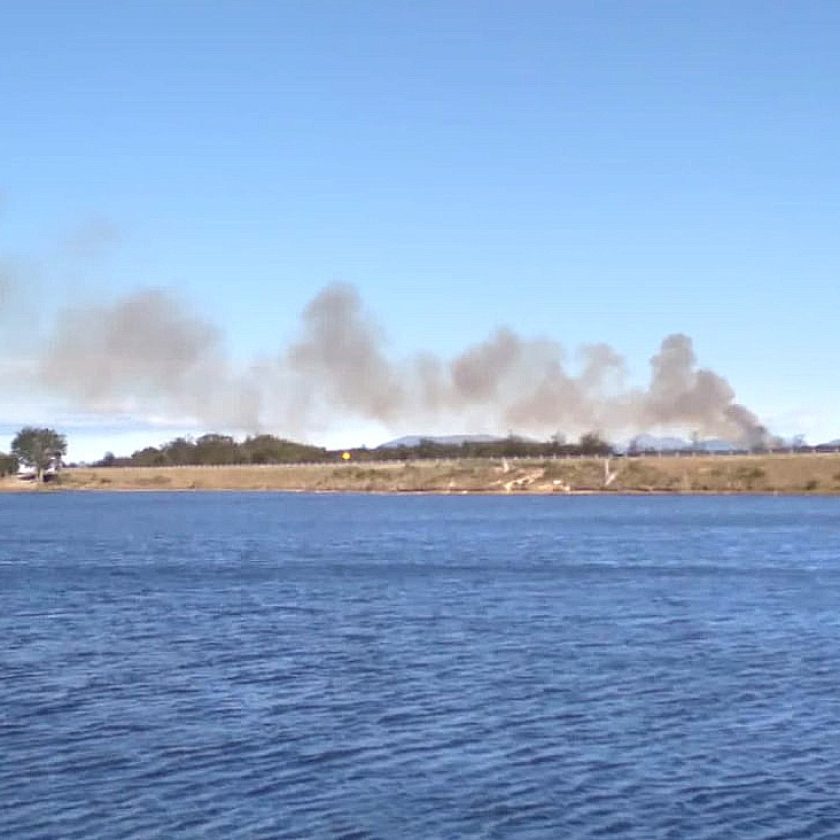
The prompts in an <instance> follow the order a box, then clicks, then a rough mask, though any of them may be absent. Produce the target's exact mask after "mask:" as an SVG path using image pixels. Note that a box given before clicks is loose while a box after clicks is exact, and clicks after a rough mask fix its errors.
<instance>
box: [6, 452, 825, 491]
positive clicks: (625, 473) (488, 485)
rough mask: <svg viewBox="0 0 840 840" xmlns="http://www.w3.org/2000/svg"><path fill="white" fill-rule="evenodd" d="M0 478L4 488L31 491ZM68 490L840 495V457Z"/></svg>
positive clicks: (139, 476)
mask: <svg viewBox="0 0 840 840" xmlns="http://www.w3.org/2000/svg"><path fill="white" fill-rule="evenodd" d="M32 487H33V485H32V484H30V483H23V482H20V481H18V480H17V479H15V478H7V479H4V481H3V485H2V489H5V490H27V489H32ZM51 487H55V489H61V488H64V489H74V490H289V491H306V492H381V493H400V492H403V493H407V492H434V493H462V492H471V493H559V494H563V493H599V492H606V493H824V494H840V454H821V455H814V454H809V455H749V456H732V457H707V456H705V457H704V456H700V457H681V458H678V457H662V458H657V457H644V458H611V459H609V460H605V459H603V458H575V459H568V460H564V459H558V460H544V459H535V460H517V461H504V460H460V461H415V462H411V463H376V464H313V465H288V466H286V465H283V466H235V467H110V468H86V467H77V468H72V469H66V470H65V471H64V472H63V474H62V477H61V483H60V485H59V486H57V487H56V486H55V485H51V486H49V487H47V488H45V489H51Z"/></svg>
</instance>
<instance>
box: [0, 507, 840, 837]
mask: <svg viewBox="0 0 840 840" xmlns="http://www.w3.org/2000/svg"><path fill="white" fill-rule="evenodd" d="M0 533H2V534H3V538H2V541H0V638H1V639H2V648H1V649H0V651H2V652H1V653H0V678H2V679H1V681H0V804H2V810H0V835H2V836H9V837H23V838H29V837H32V838H34V837H44V838H47V837H50V838H53V837H54V838H58V837H61V838H91V837H172V836H195V837H219V838H239V837H242V838H244V837H266V838H268V837H278V838H284V837H288V838H292V837H344V838H396V837H420V838H426V837H428V838H449V837H452V838H454V837H463V838H472V837H487V838H503V837H517V838H519V837H522V838H557V837H572V838H578V837H579V838H595V837H627V838H638V840H653V839H654V838H732V837H745V838H751V840H762V838H768V840H769V838H829V837H831V838H836V837H838V836H840V804H838V802H840V798H838V793H837V791H838V790H840V738H838V733H840V501H838V500H836V499H817V498H808V499H806V498H750V497H743V496H741V497H726V498H684V497H680V498H669V497H656V498H644V497H623V498H622V497H612V498H610V497H572V498H568V497H563V498H554V497H528V498H516V497H489V498H488V497H435V496H412V497H385V496H376V497H369V496H306V495H291V494H289V495H286V494H247V495H245V494H224V493H222V494H195V495H192V494H166V493H140V494H133V493H119V494H73V493H62V494H43V495H40V496H39V495H35V494H27V495H19V496H9V495H5V496H3V497H2V498H0Z"/></svg>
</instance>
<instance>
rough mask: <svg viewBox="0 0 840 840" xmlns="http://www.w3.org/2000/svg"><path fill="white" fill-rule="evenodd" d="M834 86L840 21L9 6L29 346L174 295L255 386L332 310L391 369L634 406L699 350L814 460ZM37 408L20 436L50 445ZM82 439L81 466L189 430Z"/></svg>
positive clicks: (13, 259)
mask: <svg viewBox="0 0 840 840" xmlns="http://www.w3.org/2000/svg"><path fill="white" fill-rule="evenodd" d="M839 79H840V4H838V3H836V2H809V1H808V0H803V1H802V2H772V0H764V1H763V2H748V1H747V0H741V1H740V2H737V3H732V2H712V0H703V2H685V3H674V2H597V3H593V2H542V1H540V2H536V0H534V1H533V2H528V0H515V2H514V0H509V1H508V2H494V1H493V0H485V1H484V2H462V1H461V0H424V2H416V0H415V1H414V2H402V1H401V0H381V2H364V0H352V2H351V1H350V0H341V1H340V2H321V1H320V0H308V2H291V0H286V2H249V0H236V2H221V0H206V2H178V1H177V0H174V1H173V0H165V2H163V0H161V2H157V0H147V1H146V2H140V0H121V2H111V0H109V2H88V1H87V0H75V1H74V0H60V2H41V1H40V0H26V2H22V0H17V1H16V0H9V2H5V3H3V4H2V8H1V9H0V259H3V260H4V261H5V263H6V265H7V266H8V265H12V266H14V271H15V272H16V276H18V277H24V278H25V287H26V289H28V290H31V293H29V292H26V293H22V292H21V291H20V289H18V290H17V292H15V294H16V295H18V297H20V298H22V305H23V309H24V310H25V311H26V312H27V313H28V317H31V318H32V319H33V323H34V322H37V321H39V320H40V321H44V320H49V318H50V317H53V313H54V310H58V309H60V308H61V307H62V306H64V305H66V304H67V303H68V302H72V301H75V300H79V299H80V298H82V297H85V298H90V299H99V298H102V299H104V298H107V297H109V296H115V295H119V294H122V293H127V292H129V291H131V290H133V289H136V288H138V287H141V286H149V285H151V286H156V287H162V288H165V289H169V290H172V291H173V292H174V293H176V294H177V295H178V297H179V298H181V299H182V300H183V301H184V302H186V304H187V305H188V306H189V307H191V308H192V309H194V310H195V311H196V312H197V313H200V314H201V316H202V317H206V318H207V319H208V320H210V321H213V322H215V323H216V324H218V325H219V327H220V328H221V329H222V330H223V331H224V334H225V336H226V341H227V344H228V346H229V348H230V351H231V352H232V354H233V355H234V356H235V357H236V358H238V359H242V360H245V359H249V358H252V357H253V356H254V355H255V354H260V353H266V352H273V351H274V350H275V349H276V348H278V347H280V346H282V345H283V344H284V343H286V342H288V341H289V340H290V338H291V337H292V336H293V335H294V331H295V329H296V324H297V319H298V317H299V313H300V310H301V309H302V308H303V306H304V305H305V304H306V302H307V301H308V300H309V299H310V298H311V297H312V296H313V294H315V293H316V292H317V291H318V290H319V289H320V288H321V287H323V286H324V285H325V284H328V283H331V282H334V281H343V282H348V283H352V284H355V285H356V286H357V287H358V289H359V291H360V293H361V295H362V297H363V298H364V300H365V302H366V305H367V306H368V307H369V308H370V309H371V310H372V311H373V312H374V313H375V314H376V315H377V316H378V317H379V319H380V320H381V321H382V323H383V324H384V326H385V328H386V330H387V333H388V336H389V337H390V340H391V345H392V347H393V350H394V352H395V353H397V354H400V353H406V354H407V353H411V352H414V351H417V350H423V349H428V350H432V351H434V352H439V353H441V354H445V355H446V354H453V353H455V352H457V351H458V349H459V348H461V347H463V346H464V345H465V344H467V343H469V342H472V341H476V340H479V339H481V338H482V337H484V336H485V335H486V334H487V333H488V332H489V331H490V330H491V329H493V328H494V327H496V326H498V325H500V324H507V325H510V326H511V327H513V328H514V329H516V330H517V331H519V332H521V333H523V334H525V335H532V336H549V337H551V338H555V339H557V340H559V341H561V342H562V343H563V344H564V345H567V346H568V347H570V348H573V347H575V346H577V345H579V344H581V343H585V342H592V341H608V342H609V343H610V344H612V345H613V346H614V347H615V348H616V349H617V350H618V351H619V352H621V353H622V354H623V355H625V356H626V358H627V360H628V363H629V365H630V368H631V370H632V371H633V372H634V373H635V374H636V375H637V376H638V377H639V378H640V379H643V378H644V377H645V375H646V368H647V362H648V359H649V357H650V356H651V355H652V354H653V353H654V352H655V350H656V347H657V345H658V342H659V341H660V340H661V338H662V337H663V336H664V335H666V334H668V333H671V332H675V331H680V332H685V333H688V334H689V335H691V336H692V337H693V338H694V341H695V346H696V350H697V353H698V356H699V357H700V360H701V362H702V363H703V364H706V365H709V366H710V367H712V368H714V369H715V370H718V371H719V372H721V373H722V374H724V375H725V376H726V377H727V378H728V379H729V380H730V382H731V383H732V385H733V387H734V388H735V390H736V391H737V394H738V397H739V399H740V400H742V401H743V402H745V403H747V404H748V405H749V406H750V407H751V408H752V409H753V410H754V411H756V412H757V413H758V414H759V415H760V416H761V417H762V419H764V420H765V421H767V422H768V423H769V424H770V425H771V426H772V427H773V428H774V429H777V430H778V431H779V432H780V433H782V434H794V433H798V432H807V433H808V436H809V439H811V440H812V442H818V441H819V440H822V439H827V438H830V437H838V436H840V387H838V377H837V373H836V368H837V359H838V353H837V349H838V338H837V313H838V310H840V282H838V279H839V278H838V269H840V236H838V228H840V225H838V223H840V156H838V149H840V85H838V80H839ZM19 311H23V310H19ZM10 321H11V322H12V323H9V322H10ZM20 323H21V318H20V317H19V316H16V317H15V318H8V317H6V320H5V323H4V324H0V328H2V329H4V330H5V336H6V340H5V345H6V346H5V360H4V370H5V374H4V375H5V376H6V377H8V376H10V373H9V372H10V371H14V370H15V369H16V368H15V365H16V364H17V361H18V360H17V356H16V354H19V353H24V351H23V350H22V349H21V348H22V347H23V346H24V344H25V342H23V343H22V342H21V340H20V332H21V330H20ZM17 387H18V391H17V392H16V391H15V387H11V388H9V389H7V391H6V394H7V396H6V398H5V399H3V398H0V431H2V430H6V431H11V430H13V428H14V427H15V424H16V423H18V422H20V421H22V420H32V421H35V422H40V423H49V421H50V420H52V419H53V416H42V415H40V414H38V411H39V410H40V411H44V410H46V406H47V405H48V404H49V403H48V402H44V401H43V400H48V398H46V397H44V398H43V399H42V397H41V396H39V395H37V394H36V393H35V391H34V387H33V388H32V389H31V390H30V391H27V392H25V393H20V392H19V391H20V387H21V386H20V381H18V383H17ZM25 387H27V388H28V387H29V386H28V385H26V386H25ZM39 401H40V402H39ZM39 406H40V409H39V408H38V407H39ZM62 410H63V411H64V414H63V415H56V416H60V417H63V418H64V419H65V421H66V424H69V428H66V431H68V434H69V436H70V438H71V445H72V443H73V438H74V436H75V437H76V439H77V448H76V450H75V451H74V450H72V449H71V455H72V454H74V452H75V454H76V456H77V457H95V456H96V455H97V454H101V453H99V452H98V449H99V448H100V447H102V448H104V447H105V446H110V447H114V446H117V447H118V448H119V447H120V446H122V447H123V448H126V449H128V450H129V451H130V449H131V448H132V447H133V446H134V444H135V443H136V442H138V441H141V440H142V441H144V442H150V443H157V442H160V439H161V436H162V437H163V438H165V437H166V434H165V433H164V432H165V431H168V430H169V427H170V426H172V427H173V428H174V425H173V424H171V423H169V422H168V420H167V418H162V419H161V418H157V419H155V418H152V419H151V420H150V419H149V418H146V419H145V420H142V421H141V420H137V421H136V422H134V421H131V422H128V421H125V420H124V419H120V418H111V419H109V418H107V417H90V416H84V417H81V418H79V417H77V416H76V414H73V413H72V407H69V406H65V407H64V408H63V409H62ZM154 413H155V412H154V411H153V410H151V409H150V411H149V412H148V414H149V415H150V416H151V415H153V414H154ZM74 417H75V418H76V419H74ZM147 422H151V423H157V424H158V425H157V426H155V425H152V426H146V425H145V423H147ZM417 431H422V430H417ZM452 431H460V430H452ZM357 433H358V434H359V435H363V434H365V432H364V431H363V430H361V429H359V430H358V432H357ZM367 434H371V435H372V434H374V432H367ZM386 436H387V435H386ZM82 441H83V442H82ZM0 442H1V441H0ZM347 442H348V443H355V442H357V441H356V440H352V439H351V440H349V441H347ZM365 442H367V443H371V444H375V443H377V442H378V441H377V440H375V439H369V440H366V441H365Z"/></svg>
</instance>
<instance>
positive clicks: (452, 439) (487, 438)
mask: <svg viewBox="0 0 840 840" xmlns="http://www.w3.org/2000/svg"><path fill="white" fill-rule="evenodd" d="M504 439H505V438H501V437H497V436H495V435H406V436H405V437H401V438H397V439H396V440H389V441H388V442H387V443H382V444H380V445H379V446H377V447H376V448H377V449H397V448H398V447H400V446H408V447H412V446H419V445H420V441H423V440H430V441H431V442H432V443H439V444H441V445H443V446H460V445H461V444H462V443H497V442H498V441H500V440H504Z"/></svg>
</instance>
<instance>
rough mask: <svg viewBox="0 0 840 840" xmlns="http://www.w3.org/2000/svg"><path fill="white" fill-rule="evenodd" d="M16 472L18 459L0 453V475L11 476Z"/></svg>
mask: <svg viewBox="0 0 840 840" xmlns="http://www.w3.org/2000/svg"><path fill="white" fill-rule="evenodd" d="M17 470H18V459H17V458H15V456H14V455H7V454H6V453H5V452H0V475H13V474H14V473H16V472H17Z"/></svg>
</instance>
